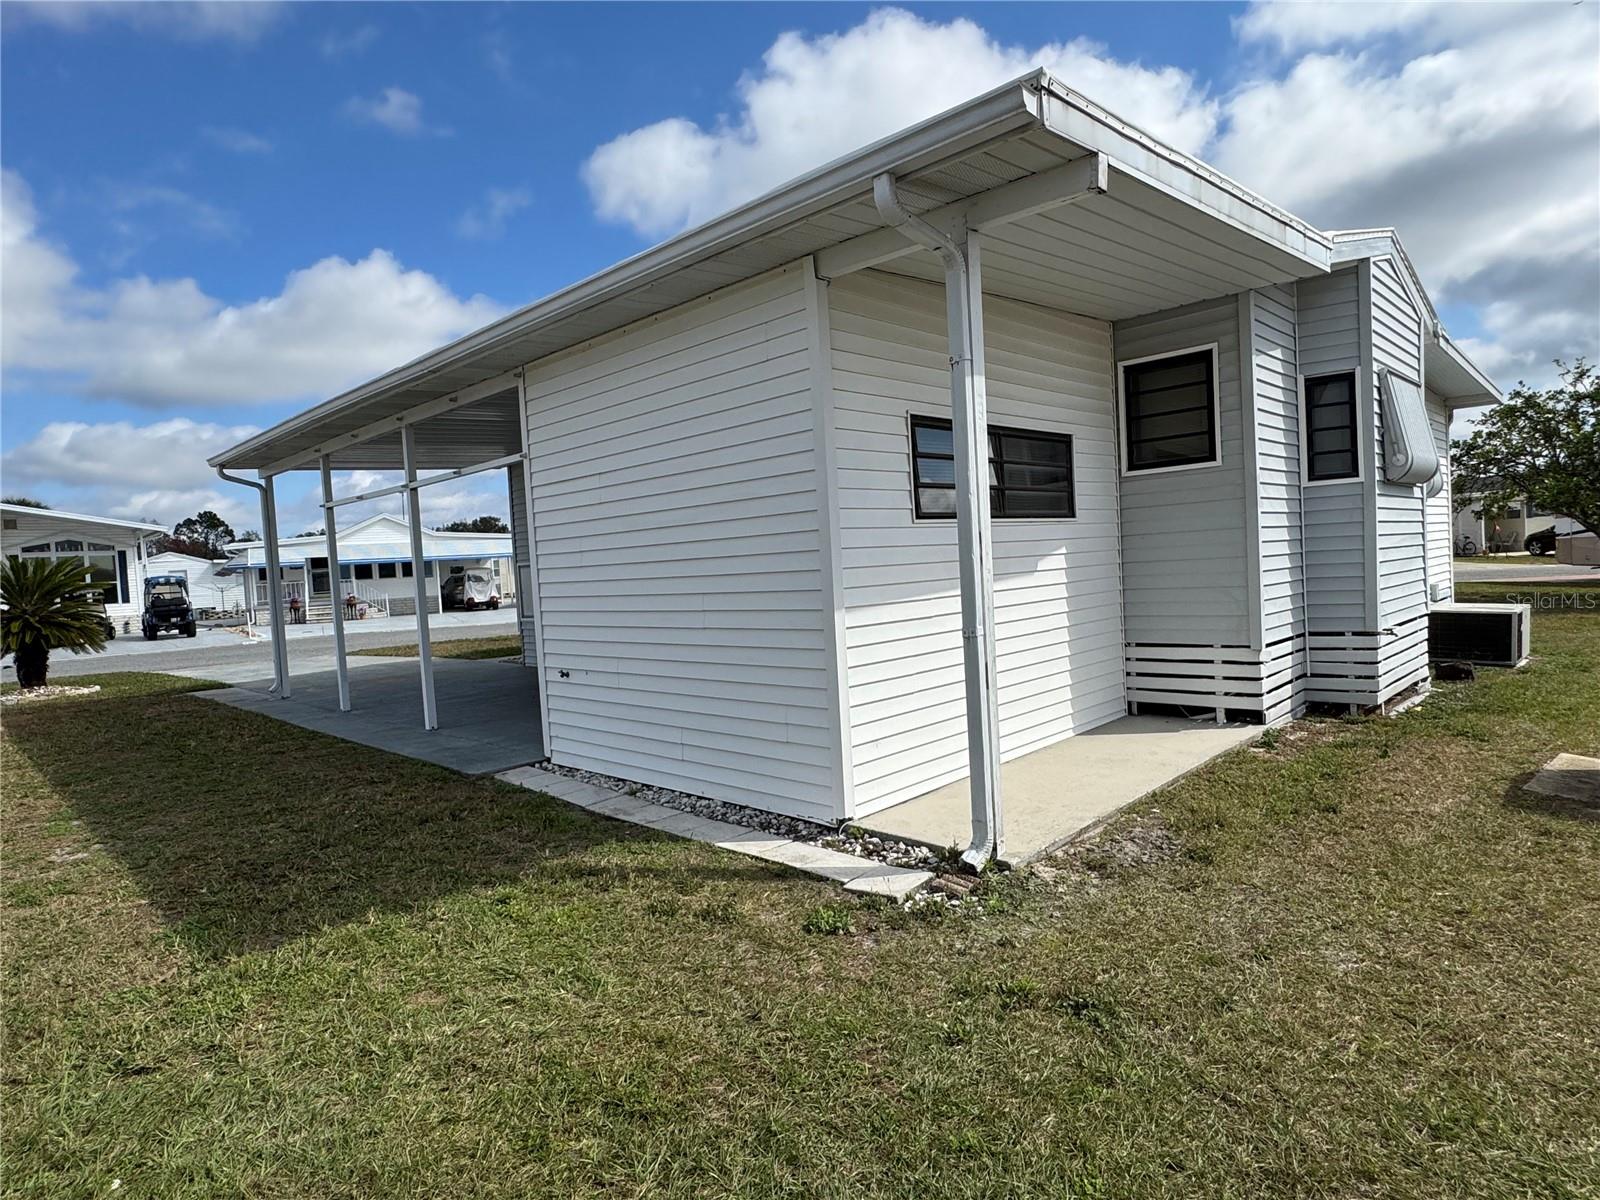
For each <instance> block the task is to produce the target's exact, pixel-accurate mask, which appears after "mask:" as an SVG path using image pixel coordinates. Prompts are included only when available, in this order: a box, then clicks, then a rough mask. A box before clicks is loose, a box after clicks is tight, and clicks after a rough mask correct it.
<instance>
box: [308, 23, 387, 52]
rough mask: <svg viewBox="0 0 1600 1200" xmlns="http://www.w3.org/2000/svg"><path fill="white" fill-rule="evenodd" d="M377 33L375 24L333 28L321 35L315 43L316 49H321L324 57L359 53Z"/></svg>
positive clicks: (373, 39)
mask: <svg viewBox="0 0 1600 1200" xmlns="http://www.w3.org/2000/svg"><path fill="white" fill-rule="evenodd" d="M378 34H379V29H378V27H377V26H376V25H358V26H356V28H354V29H335V30H332V31H331V32H329V33H325V34H323V35H322V40H321V41H319V42H318V43H317V49H319V50H320V51H322V56H323V57H324V58H344V57H346V56H347V55H353V54H360V53H361V52H362V51H363V50H365V49H366V48H367V47H368V46H370V45H372V43H373V42H375V41H377V40H378Z"/></svg>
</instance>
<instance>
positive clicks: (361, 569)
mask: <svg viewBox="0 0 1600 1200" xmlns="http://www.w3.org/2000/svg"><path fill="white" fill-rule="evenodd" d="M354 570H355V577H356V578H357V579H371V578H372V564H371V563H357V564H356V565H355V568H354ZM390 574H393V572H392V571H391V572H390Z"/></svg>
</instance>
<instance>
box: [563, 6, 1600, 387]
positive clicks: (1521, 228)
mask: <svg viewBox="0 0 1600 1200" xmlns="http://www.w3.org/2000/svg"><path fill="white" fill-rule="evenodd" d="M1234 30H1235V33H1236V36H1237V37H1238V39H1239V47H1238V57H1239V60H1240V61H1241V63H1243V64H1245V74H1244V78H1243V79H1242V80H1241V81H1240V82H1239V83H1237V84H1236V85H1235V86H1234V87H1233V88H1232V90H1230V92H1229V93H1227V94H1226V95H1222V96H1214V95H1211V94H1209V93H1208V92H1207V90H1206V89H1205V88H1204V87H1202V86H1201V85H1200V84H1198V83H1197V82H1196V80H1195V79H1194V78H1193V77H1191V76H1190V75H1189V74H1187V73H1185V72H1183V71H1181V70H1178V69H1176V68H1173V67H1160V66H1157V65H1151V64H1130V63H1125V62H1120V61H1117V60H1116V59H1114V58H1113V57H1111V56H1110V55H1109V54H1108V52H1107V51H1106V50H1105V49H1104V48H1102V47H1100V46H1098V45H1095V44H1094V43H1091V42H1087V41H1085V40H1083V39H1075V40H1070V41H1064V42H1061V43H1057V44H1049V45H1043V46H1038V47H1033V48H1022V47H1010V46H1005V45H1002V44H1001V43H999V42H998V41H996V40H995V39H994V38H992V37H990V36H989V35H988V34H987V33H985V32H984V30H983V29H981V28H980V27H979V26H977V25H976V24H974V23H972V22H971V21H969V20H966V19H956V20H952V21H950V22H948V23H939V22H937V21H930V20H923V19H921V18H918V17H915V16H912V15H910V14H908V13H905V12H901V11H898V10H894V9H885V10H879V11H877V12H874V13H872V14H871V15H870V16H869V17H867V18H866V19H865V20H864V21H862V22H861V23H860V24H858V25H856V26H855V27H854V28H851V29H848V30H846V31H844V32H842V33H839V34H833V35H827V36H821V37H816V38H807V37H804V36H801V35H798V34H785V35H783V36H781V37H779V38H778V39H777V40H776V41H775V42H773V44H772V45H771V46H770V47H769V48H768V50H767V52H766V54H765V55H764V57H763V59H762V62H761V63H760V65H759V66H758V67H756V68H754V69H753V70H751V71H749V72H748V73H746V74H745V75H744V76H743V77H742V78H741V79H740V80H739V82H738V84H737V86H736V89H735V93H736V101H737V107H736V109H735V111H734V112H733V113H732V114H730V115H728V116H726V117H724V118H722V119H721V120H719V121H718V122H716V123H714V124H709V125H701V124H697V123H695V122H693V121H689V120H686V119H683V118H681V117H669V118H667V119H664V120H661V121H658V122H655V123H654V124H650V125H646V126H643V127H641V128H638V129H635V130H632V131H631V132H627V133H624V134H622V135H621V136H619V137H617V138H615V139H613V140H611V141H610V142H607V143H606V144H604V145H602V146H600V147H598V148H597V149H596V150H595V151H594V152H593V154H592V155H591V156H590V158H589V160H588V161H587V162H586V163H585V165H584V167H583V178H584V181H585V182H586V184H587V185H588V188H589V191H590V194H591V197H592V199H593V202H594V207H595V210H596V212H597V214H598V215H599V216H600V217H602V218H603V219H605V220H609V221H616V222H621V223H624V224H627V225H630V226H632V227H633V228H634V229H635V230H637V231H638V232H640V233H642V234H646V235H650V236H656V235H661V234H667V233H672V232H676V231H677V230H678V229H681V228H683V227H685V226H687V225H690V224H693V223H696V222H699V221H703V220H705V219H707V218H709V217H711V216H713V215H715V214H716V213H717V212H719V211H722V210H725V209H726V208H728V207H731V206H732V205H734V204H737V203H739V202H741V201H743V200H746V199H749V198H750V197H752V196H754V195H756V194H758V193H759V192H761V191H763V190H765V189H767V188H769V187H772V186H775V185H776V184H778V183H781V182H782V181H783V180H785V179H787V178H791V177H793V176H795V175H798V174H801V173H803V172H804V171H806V170H809V169H812V168H814V167H816V166H819V165H821V164H822V163H824V162H826V161H828V160H829V159H831V158H834V157H837V156H838V155H840V154H842V153H845V152H848V151H849V150H852V149H854V148H856V147H859V146H862V145H865V144H866V143H868V142H869V141H871V140H873V139H875V138H878V137H881V136H884V135H886V134H889V133H892V132H894V131H896V130H899V129H902V128H904V127H906V126H908V125H910V124H913V123H914V122H916V121H918V120H921V119H923V118H926V117H928V116H930V115H932V114H934V113H936V112H938V111H940V110H942V109H944V108H947V107H949V106H951V105H953V104H956V103H959V102H961V101H963V100H966V99H969V98H970V97H972V96H974V95H976V94H978V93H979V92H981V91H983V90H985V89H987V88H991V87H993V86H995V85H997V84H999V83H1001V82H1003V81H1005V80H1007V79H1010V78H1013V77H1015V76H1017V75H1020V74H1022V73H1024V72H1026V71H1027V70H1029V69H1031V68H1033V67H1036V66H1044V67H1048V68H1050V69H1051V70H1052V71H1054V72H1055V73H1056V74H1058V75H1059V76H1060V77H1061V78H1062V79H1063V80H1064V81H1065V82H1066V83H1067V84H1069V85H1070V86H1072V87H1074V88H1076V89H1078V90H1079V91H1081V92H1083V93H1084V94H1085V95H1087V96H1089V97H1091V98H1093V99H1094V100H1096V101H1098V102H1099V103H1102V104H1104V105H1105V106H1106V107H1107V108H1109V109H1110V110H1111V111H1112V112H1115V113H1117V114H1118V115H1119V116H1122V117H1124V118H1126V119H1128V120H1130V121H1133V122H1134V123H1136V124H1139V125H1141V126H1143V127H1145V128H1146V129H1148V130H1149V131H1150V132H1151V133H1153V134H1155V135H1157V136H1159V137H1161V138H1163V139H1164V140H1166V141H1168V142H1170V143H1171V144H1173V145H1175V146H1177V147H1178V148H1180V149H1184V150H1188V151H1190V152H1193V153H1196V154H1198V155H1200V156H1201V157H1203V158H1205V159H1206V160H1207V161H1210V162H1213V163H1215V164H1216V165H1217V166H1218V167H1219V168H1221V169H1222V170H1224V171H1226V172H1228V173H1229V174H1231V175H1233V176H1235V177H1236V178H1238V179H1239V180H1240V181H1241V182H1243V183H1245V184H1246V185H1247V186H1249V187H1251V188H1253V189H1255V190H1257V191H1259V192H1260V193H1261V194H1263V195H1265V196H1267V197H1268V198H1269V199H1271V200H1273V201H1274V202H1276V203H1279V204H1282V205H1284V206H1285V207H1287V208H1289V209H1291V210H1293V211H1295V212H1297V213H1299V214H1300V215H1301V216H1303V217H1305V218H1306V219H1308V220H1310V221H1311V222H1312V223H1313V224H1315V225H1318V226H1319V227H1321V228H1324V229H1340V228H1358V227H1367V226H1388V225H1392V226H1395V227H1396V228H1398V229H1399V231H1400V234H1401V237H1402V238H1403V239H1404V240H1405V243H1406V246H1407V248H1408V250H1409V251H1410V252H1411V254H1412V257H1413V259H1414V260H1415V261H1416V263H1417V266H1418V269H1419V270H1420V271H1421V273H1422V275H1423V278H1424V281H1425V283H1426V284H1427V286H1428V288H1429V291H1430V294H1431V295H1432V296H1433V298H1434V299H1435V300H1436V301H1437V302H1438V303H1440V304H1442V305H1449V306H1468V307H1470V308H1471V309H1473V310H1474V311H1476V313H1477V314H1478V317H1479V324H1480V325H1481V327H1482V333H1483V336H1482V337H1481V338H1480V339H1479V340H1478V341H1477V342H1476V343H1475V344H1476V345H1477V346H1478V348H1479V352H1480V353H1481V354H1482V355H1483V357H1484V360H1485V365H1486V366H1491V365H1492V366H1494V367H1495V368H1496V369H1497V370H1498V371H1499V372H1500V374H1499V375H1498V377H1499V378H1500V379H1501V381H1502V382H1511V381H1514V378H1515V374H1516V373H1517V372H1526V373H1529V375H1530V378H1548V376H1549V373H1550V372H1549V370H1548V360H1549V359H1550V358H1552V357H1555V356H1557V355H1561V356H1566V357H1572V356H1574V355H1577V354H1580V353H1583V354H1588V355H1590V356H1593V355H1595V354H1596V352H1597V350H1600V70H1597V68H1596V62H1597V61H1600V22H1597V20H1596V12H1595V10H1594V8H1593V6H1572V5H1565V4H1536V5H1530V4H1510V5H1504V4H1467V5H1447V4H1415V5H1379V4H1353V3H1320V4H1281V5H1279V4H1261V5H1256V6H1254V7H1252V8H1250V9H1248V10H1247V11H1246V12H1245V13H1244V14H1243V15H1242V16H1241V17H1239V18H1238V19H1236V20H1235V22H1234ZM1507 371H1510V372H1512V375H1511V376H1509V377H1508V376H1507V375H1506V374H1505V372H1507Z"/></svg>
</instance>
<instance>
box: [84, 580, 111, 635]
mask: <svg viewBox="0 0 1600 1200" xmlns="http://www.w3.org/2000/svg"><path fill="white" fill-rule="evenodd" d="M78 599H79V600H81V601H83V603H84V605H85V606H86V607H88V608H91V609H93V610H94V611H95V613H96V614H97V615H98V616H99V618H100V629H101V631H102V632H104V633H105V635H106V641H108V642H109V641H111V640H112V639H113V638H115V637H116V636H117V626H116V624H115V623H114V622H113V621H112V620H111V617H110V616H109V615H108V614H107V613H106V594H105V592H103V591H101V590H100V589H99V588H89V589H88V590H87V591H82V592H79V593H78Z"/></svg>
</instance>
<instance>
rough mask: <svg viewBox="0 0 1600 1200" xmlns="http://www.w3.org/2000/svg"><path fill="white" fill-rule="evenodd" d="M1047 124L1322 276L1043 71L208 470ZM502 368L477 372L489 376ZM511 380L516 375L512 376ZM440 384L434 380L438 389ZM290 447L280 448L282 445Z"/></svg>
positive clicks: (1234, 202) (1259, 221) (1179, 160)
mask: <svg viewBox="0 0 1600 1200" xmlns="http://www.w3.org/2000/svg"><path fill="white" fill-rule="evenodd" d="M1029 127H1032V128H1034V129H1044V130H1047V131H1049V132H1050V133H1052V134H1054V135H1056V136H1057V137H1060V138H1062V139H1064V140H1065V141H1068V142H1071V143H1073V144H1075V145H1077V146H1079V147H1082V148H1083V149H1085V150H1086V151H1089V152H1096V153H1101V154H1103V155H1105V156H1106V157H1107V159H1108V160H1109V163H1110V166H1111V168H1112V169H1113V170H1115V171H1117V172H1119V173H1121V174H1123V175H1126V176H1129V177H1132V178H1134V179H1137V180H1138V181H1140V182H1142V183H1144V184H1146V185H1148V186H1150V187H1152V188H1154V189H1156V190H1158V191H1160V192H1162V193H1164V194H1166V195H1167V196H1170V197H1172V198H1174V199H1175V200H1177V201H1179V202H1181V203H1183V204H1186V205H1189V206H1192V207H1194V208H1196V209H1199V210H1201V211H1203V212H1204V213H1205V214H1206V215H1207V216H1208V217H1211V218H1214V219H1216V220H1219V221H1222V222H1224V223H1226V224H1228V225H1230V226H1232V227H1233V228H1235V229H1238V230H1241V231H1243V232H1245V233H1247V234H1249V235H1250V236H1251V237H1252V238H1254V239H1256V242H1257V244H1258V245H1259V246H1261V247H1262V250H1263V252H1264V254H1265V255H1266V256H1267V257H1268V258H1269V259H1270V261H1271V262H1272V264H1273V270H1275V271H1278V270H1281V272H1282V275H1283V279H1284V281H1286V282H1287V281H1289V280H1292V279H1297V278H1305V277H1309V276H1314V275H1319V274H1323V273H1326V272H1327V271H1328V269H1329V267H1330V265H1331V262H1332V242H1331V241H1330V239H1329V238H1328V237H1327V235H1325V234H1323V233H1321V232H1320V231H1318V230H1316V229H1315V228H1313V227H1312V226H1310V225H1308V224H1306V223H1305V222H1303V221H1301V220H1299V219H1298V218H1296V217H1294V216H1292V215H1291V214H1289V213H1287V212H1285V211H1283V210H1282V209H1279V208H1277V207H1275V206H1274V205H1272V204H1270V203H1269V202H1267V201H1266V200H1264V199H1262V198H1261V197H1259V196H1257V195H1255V194H1254V193H1252V192H1250V191H1249V190H1247V189H1246V188H1244V187H1242V186H1241V185H1240V184H1238V183H1236V182H1234V181H1233V180H1231V179H1229V178H1228V177H1227V176H1225V175H1223V174H1221V173H1220V172H1218V171H1215V170H1213V169H1212V168H1210V167H1209V166H1207V165H1206V164H1204V163H1202V162H1200V161H1198V160H1197V159H1194V158H1192V157H1190V156H1189V155H1186V154H1183V153H1181V152H1179V151H1177V150H1174V149H1172V148H1171V147H1168V146H1166V145H1164V144H1163V143H1161V142H1160V141H1159V140H1158V139H1156V138H1154V137H1153V136H1151V135H1149V134H1147V133H1145V132H1144V131H1143V130H1141V129H1139V128H1138V127H1136V126H1134V125H1131V124H1129V123H1128V122H1125V121H1123V120H1121V119H1120V118H1118V117H1116V116H1115V115H1114V114H1112V113H1110V112H1108V111H1107V110H1105V109H1103V108H1100V107H1099V106H1098V105H1096V104H1094V103H1093V102H1092V101H1090V100H1088V99H1087V98H1086V97H1084V96H1082V95H1080V94H1078V93H1077V92H1074V91H1073V90H1072V89H1070V88H1068V87H1067V86H1066V85H1065V84H1063V83H1061V82H1060V81H1059V80H1057V79H1055V78H1054V77H1053V76H1051V75H1050V74H1049V72H1047V71H1042V70H1041V71H1035V72H1032V73H1030V74H1029V75H1026V76H1023V77H1022V78H1020V79H1017V80H1014V81H1012V82H1011V83H1008V84H1005V85H1003V86H1002V87H999V88H996V89H995V90H994V91H992V92H989V93H987V94H986V95H984V96H980V97H978V98H977V99H975V100H972V101H970V102H968V103H966V104H964V105H962V106H961V107H960V108H957V109H954V110H951V111H950V112H947V113H944V114H941V115H940V116H937V117H934V118H932V119H930V120H928V121H924V122H923V123H922V124H920V125H917V126H914V127H913V128H911V129H909V130H906V131H904V132H901V133H898V134H895V135H893V136H892V137H889V138H885V139H883V140H881V141H879V142H876V143H874V144H873V145H871V146H868V147H866V148H864V149H862V150H859V151H857V152H855V153H853V154H850V155H847V156H846V157H844V158H841V159H838V160H836V161H834V162H832V163H829V164H828V165H826V166H824V167H821V168H819V169H818V170H816V171H813V172H811V173H810V174H808V175H804V176H802V177H800V178H799V179H797V180H794V181H793V182H791V183H788V184H785V185H784V186H782V187H780V188H778V189H776V190H774V191H772V192H769V193H767V194H766V195H764V196H761V197H759V198H758V199H756V200H753V201H751V202H750V203H748V204H746V205H743V206H742V207H740V208H737V209H735V210H733V211H732V212H729V213H727V214H725V215H724V216H721V217H718V218H716V219H715V220H712V221H710V222H708V223H707V224H705V225H702V226H699V227H698V228H695V229H692V230H689V231H688V232H686V233H683V234H680V235H679V236H677V237H675V238H672V239H671V240H669V241H666V242H663V243H662V244H660V245H658V246H656V247H653V248H652V249H649V250H646V251H644V252H643V253H641V254H638V255H635V256H634V257H632V258H629V259H626V260H624V261H623V262H621V263H619V264H617V265H616V266H614V267H611V268H608V269H607V270H605V271H602V272H600V273H599V274H597V275H593V276H591V277H589V278H588V279H585V280H583V281H582V282H580V283H577V284H574V285H573V286H571V287H569V288H566V289H563V290H562V291H559V292H556V293H554V294H553V295H551V296H549V297H546V298H545V299H543V300H540V301H538V302H536V303H534V304H531V305H528V306H527V307H525V308H522V309H519V310H518V311H517V312H515V313H512V314H510V315H509V316H507V317H504V318H502V319H500V320H499V321H496V322H494V323H493V324H491V325H488V326H486V327H484V328H483V329H481V330H478V331H477V332H475V333H472V334H469V335H467V336H466V337H463V338H460V339H458V340H457V341H455V342H452V343H450V344H449V345H447V346H444V347H441V348H440V349H438V350H435V351H432V352H431V353H429V354H426V355H424V356H422V357H421V358H418V359H415V360H413V361H412V362H409V363H407V364H405V365H404V366H402V367H399V368H397V369H396V370H394V371H391V372H388V373H387V374H385V375H382V376H379V377H378V378H376V379H373V380H371V381H369V382H367V383H365V384H362V385H361V386H359V387H357V388H353V389H351V390H349V391H347V392H344V393H342V394H340V395H338V396H335V397H334V398H332V399H330V400H327V401H325V402H323V403H321V404H318V405H315V406H313V407H311V408H309V409H307V410H305V411H304V412H302V413H299V414H297V415H296V416H294V417H291V418H289V419H288V420H287V421H284V422H282V423H280V424H278V425H276V426H274V427H273V428H271V429H269V430H266V431H264V432H263V433H260V434H257V435H256V436H255V437H253V438H250V439H248V440H246V441H244V442H241V443H240V444H239V445H237V446H234V447H232V448H231V449H229V450H226V451H224V452H222V453H221V454H218V455H216V456H214V457H212V458H211V459H209V460H208V461H209V462H210V464H211V465H212V466H214V467H230V466H231V467H236V468H248V469H258V470H261V471H263V473H272V472H276V471H278V470H284V469H292V467H291V462H293V463H294V464H295V465H306V464H305V463H302V462H299V461H298V456H301V455H302V452H301V450H300V449H299V448H298V447H293V445H292V439H294V438H295V437H297V436H298V435H301V434H302V433H309V431H312V430H315V429H316V428H317V426H318V425H319V423H321V422H323V421H325V420H326V419H328V418H330V417H333V416H334V415H336V414H343V413H345V412H346V410H354V409H357V408H359V406H361V405H363V404H366V403H368V402H372V401H379V400H382V399H384V398H385V397H388V396H390V395H392V394H399V393H401V392H403V391H405V390H406V389H409V388H417V387H422V386H425V385H426V384H427V383H428V381H429V380H430V379H432V378H435V377H437V376H441V375H444V374H447V373H452V372H457V371H463V370H467V369H471V368H472V367H473V365H474V360H475V359H480V358H482V357H484V356H487V355H490V354H492V353H494V352H495V351H496V350H497V349H500V350H502V352H503V348H504V347H505V346H506V345H507V344H508V343H511V342H513V341H515V340H516V339H517V338H518V337H519V336H521V335H523V334H525V333H527V332H528V331H530V330H532V329H535V328H537V327H539V326H540V325H542V324H544V323H547V322H550V321H554V320H556V319H558V318H561V317H566V316H569V315H572V314H574V313H580V312H582V311H583V310H585V309H586V308H590V307H593V306H595V305H598V304H601V303H604V302H605V301H607V300H610V299H613V298H616V297H619V296H622V295H625V294H627V293H630V292H633V291H636V290H639V289H643V288H647V287H648V286H649V285H650V284H651V283H652V282H654V281H656V280H659V279H661V278H663V277H665V276H667V275H670V274H671V273H672V272H674V271H676V270H679V269H680V268H682V267H687V266H692V265H693V264H695V263H697V262H699V261H701V260H704V259H707V258H709V257H711V256H713V255H716V254H719V253H721V252H724V251H727V250H729V249H732V248H735V247H738V246H740V245H741V244H743V243H746V242H749V241H751V240H753V239H757V238H760V237H762V236H764V235H766V234H769V233H772V232H774V231H778V230H782V229H783V228H785V227H786V226H789V225H792V224H794V223H796V222H800V221H803V220H805V219H806V218H807V217H810V216H814V215H816V214H819V213H822V212H825V211H826V210H828V209H829V208H831V207H833V206H835V205H840V204H845V203H848V202H849V201H851V200H852V199H854V198H858V197H859V196H860V195H862V194H863V193H869V192H870V190H871V187H872V180H873V179H874V178H875V177H876V176H878V175H880V174H882V173H885V172H888V173H891V174H893V175H895V176H897V177H898V176H907V175H911V174H914V173H916V172H919V171H923V170H927V169H930V168H933V167H935V166H937V165H939V164H941V163H948V162H951V161H954V160H957V159H959V158H961V157H962V156H963V155H966V154H968V153H971V152H973V151H975V150H978V149H980V148H982V147H983V146H985V145H987V144H990V143H993V142H995V141H996V140H998V139H1001V138H1005V137H1007V136H1009V135H1012V134H1015V133H1018V132H1020V131H1022V130H1024V129H1027V128H1029ZM503 370H504V367H503V366H502V367H497V368H496V369H495V370H494V371H485V372H484V377H485V379H486V380H488V379H491V378H497V377H498V376H499V373H500V372H502V371H503ZM512 382H513V383H514V380H513V381H512ZM435 386H437V385H435ZM286 448H290V449H291V452H290V453H289V454H288V455H286V454H285V449H286Z"/></svg>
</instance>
